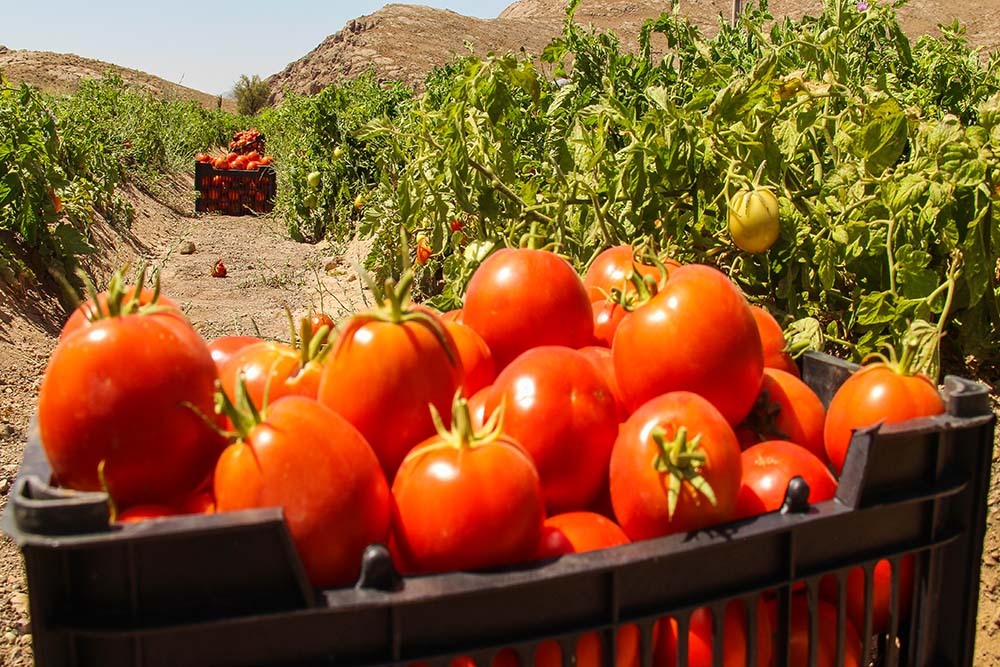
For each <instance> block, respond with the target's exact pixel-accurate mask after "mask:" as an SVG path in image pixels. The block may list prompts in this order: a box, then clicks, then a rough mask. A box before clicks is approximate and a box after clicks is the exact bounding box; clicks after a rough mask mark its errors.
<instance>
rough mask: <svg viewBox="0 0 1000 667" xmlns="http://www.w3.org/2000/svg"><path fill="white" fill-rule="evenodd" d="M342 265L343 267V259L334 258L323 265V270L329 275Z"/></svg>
mask: <svg viewBox="0 0 1000 667" xmlns="http://www.w3.org/2000/svg"><path fill="white" fill-rule="evenodd" d="M343 265H344V258H343V257H334V258H332V259H329V260H327V262H326V264H324V265H323V268H324V269H325V270H326V272H327V273H330V272H332V271H335V270H336V269H338V268H340V267H341V266H343Z"/></svg>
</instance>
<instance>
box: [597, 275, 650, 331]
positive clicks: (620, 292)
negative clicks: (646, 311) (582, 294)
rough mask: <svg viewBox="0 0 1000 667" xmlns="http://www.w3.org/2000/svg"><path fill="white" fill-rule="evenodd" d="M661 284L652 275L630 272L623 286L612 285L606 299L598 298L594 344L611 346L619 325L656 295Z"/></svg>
mask: <svg viewBox="0 0 1000 667" xmlns="http://www.w3.org/2000/svg"><path fill="white" fill-rule="evenodd" d="M658 291H659V285H658V284H657V283H656V282H655V281H654V279H653V278H652V277H650V276H643V275H641V274H639V273H636V272H635V271H631V272H629V273H628V275H627V278H626V282H625V284H624V286H623V287H621V286H620V287H612V288H611V291H610V292H609V294H608V297H607V298H606V299H598V300H597V301H594V302H593V303H592V304H591V305H592V307H593V309H594V344H595V345H603V346H604V347H608V348H610V347H611V342H612V341H613V340H614V338H615V332H616V331H618V325H620V324H621V323H622V320H624V319H625V317H626V316H627V315H628V314H629V313H631V312H633V311H635V310H637V309H639V308H641V307H642V306H644V305H645V304H647V303H648V302H649V301H650V299H652V298H653V297H654V296H656V293H657V292H658Z"/></svg>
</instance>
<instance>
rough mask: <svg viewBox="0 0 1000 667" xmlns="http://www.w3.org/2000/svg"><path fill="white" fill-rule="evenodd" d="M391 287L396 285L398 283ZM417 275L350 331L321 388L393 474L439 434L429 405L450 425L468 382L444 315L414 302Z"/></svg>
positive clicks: (354, 322)
mask: <svg viewBox="0 0 1000 667" xmlns="http://www.w3.org/2000/svg"><path fill="white" fill-rule="evenodd" d="M390 282H391V281H390ZM412 282H413V273H412V272H407V273H406V274H405V275H404V277H403V278H402V280H401V281H400V283H399V285H391V284H390V285H389V286H388V289H387V293H386V294H385V295H384V297H385V298H383V299H379V301H380V302H381V303H383V304H384V305H382V306H380V307H377V308H375V309H373V310H371V311H369V312H367V313H363V314H360V315H355V316H354V317H352V318H351V319H350V320H349V321H348V323H347V324H346V325H345V326H344V327H343V329H342V330H341V332H340V335H339V337H338V338H337V341H336V343H335V345H334V349H333V350H332V352H331V353H330V354H329V356H328V358H327V362H326V364H325V366H324V369H323V373H322V376H321V378H320V384H319V396H318V398H319V401H320V402H321V403H323V404H324V405H327V406H328V407H330V408H332V409H333V410H334V411H335V412H337V413H338V414H341V415H343V416H344V417H345V418H346V419H347V421H349V422H351V423H352V424H354V426H356V427H357V429H358V430H359V431H361V434H362V435H364V436H365V439H366V440H368V442H369V444H371V446H372V449H374V450H375V453H376V454H377V455H378V457H379V461H380V462H381V463H382V467H383V469H384V470H385V473H386V477H387V478H388V479H392V478H393V477H394V476H395V474H396V469H397V468H398V467H399V464H400V463H401V462H402V461H403V458H404V457H405V456H406V454H407V452H409V451H410V450H411V449H412V448H413V447H415V446H416V445H417V444H419V443H420V442H422V441H423V440H425V439H426V438H428V437H430V436H432V435H433V434H434V422H433V421H432V419H431V415H430V412H429V411H428V409H427V406H428V405H433V406H435V407H436V408H437V409H438V411H439V412H440V413H441V414H442V415H443V416H444V418H445V419H446V420H448V419H450V418H451V404H452V397H453V396H454V394H455V390H456V389H458V388H459V387H460V386H461V383H462V379H463V377H464V371H463V369H462V360H461V358H460V357H459V354H458V350H457V348H456V347H455V342H454V340H453V339H452V337H451V334H449V333H448V331H447V329H445V327H444V325H443V324H442V322H441V320H440V318H438V317H437V316H436V315H434V314H433V313H431V311H430V310H429V309H427V308H420V307H417V306H413V305H411V304H410V303H409V290H410V285H411V284H412Z"/></svg>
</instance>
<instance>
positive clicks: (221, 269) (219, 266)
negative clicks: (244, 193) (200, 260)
mask: <svg viewBox="0 0 1000 667" xmlns="http://www.w3.org/2000/svg"><path fill="white" fill-rule="evenodd" d="M234 195H235V197H234ZM229 198H230V199H236V198H239V193H238V192H230V193H229ZM228 274H229V271H228V270H226V265H225V264H223V263H222V259H221V258H220V259H217V260H215V264H213V265H212V277H213V278H225V277H226V276H227V275H228Z"/></svg>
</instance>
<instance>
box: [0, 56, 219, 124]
mask: <svg viewBox="0 0 1000 667" xmlns="http://www.w3.org/2000/svg"><path fill="white" fill-rule="evenodd" d="M109 70H110V71H113V72H116V73H117V74H119V75H120V76H121V77H122V79H124V80H125V81H126V82H128V83H130V84H132V85H134V86H137V87H139V88H141V89H143V90H147V91H149V92H150V93H151V94H152V95H155V96H156V97H162V98H166V99H172V100H193V101H195V102H198V103H199V104H201V105H202V106H204V107H205V108H207V109H214V108H216V107H217V106H219V105H220V104H221V105H222V108H224V109H226V110H228V111H235V110H236V103H235V102H234V101H232V100H229V99H225V98H220V97H218V96H216V95H209V94H208V93H203V92H200V91H197V90H194V89H192V88H187V87H186V86H181V85H178V84H176V83H171V82H169V81H166V80H164V79H161V78H159V77H155V76H153V75H151V74H146V73H145V72H140V71H139V70H134V69H129V68H127V67H120V66H118V65H112V64H110V63H106V62H103V61H100V60H93V59H91V58H81V57H80V56H77V55H73V54H71V53H51V52H49V51H18V50H13V49H8V48H6V47H3V46H0V73H3V75H4V77H5V78H6V79H8V80H9V81H12V82H14V83H21V82H25V83H28V84H31V85H33V86H36V87H37V88H39V89H40V90H43V91H45V92H47V93H53V94H61V93H71V92H73V91H74V90H76V87H77V86H78V85H79V83H80V81H81V80H82V79H97V78H100V77H101V76H103V75H104V74H105V72H107V71H109Z"/></svg>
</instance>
